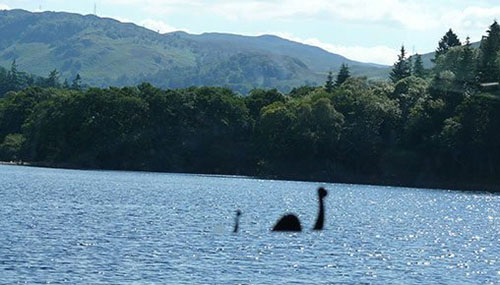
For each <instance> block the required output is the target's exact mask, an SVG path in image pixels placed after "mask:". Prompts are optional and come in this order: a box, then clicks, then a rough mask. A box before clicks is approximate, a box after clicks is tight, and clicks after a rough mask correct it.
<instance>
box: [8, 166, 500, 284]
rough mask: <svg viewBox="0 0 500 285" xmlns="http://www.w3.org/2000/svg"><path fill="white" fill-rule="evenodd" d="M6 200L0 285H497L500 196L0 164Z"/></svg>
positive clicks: (499, 266)
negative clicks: (321, 221)
mask: <svg viewBox="0 0 500 285" xmlns="http://www.w3.org/2000/svg"><path fill="white" fill-rule="evenodd" d="M318 186H324V187H325V188H327V189H328V190H329V194H328V197H327V198H326V199H325V206H326V216H325V217H326V221H325V230H324V231H322V232H313V231H311V228H312V226H313V225H314V222H315V219H316V216H317V211H318V205H317V203H318V202H317V195H316V190H317V187H318ZM0 205H1V207H0V216H1V217H2V218H1V219H0V283H2V284H3V283H15V282H22V283H24V282H26V283H36V282H41V283H47V282H51V283H64V282H66V283H131V282H139V283H172V284H194V283H201V284H206V283H209V284H239V283H241V284H284V283H288V284H290V283H292V284H293V283H296V284H335V283H339V284H345V283H357V284H359V283H371V284H373V283H378V284H388V283H404V284H412V283H420V284H443V283H447V284H458V283H478V284H498V283H499V282H500V260H499V257H500V234H499V233H500V216H499V211H500V196H499V195H492V194H486V193H479V194H474V193H461V192H452V191H436V190H425V189H407V188H396V187H375V186H359V185H340V184H323V185H322V184H317V183H305V182H288V181H265V180H253V179H246V178H242V177H210V176H195V175H179V174H156V173H135V172H98V171H75V170H58V169H41V168H27V167H16V166H0ZM236 209H241V211H242V212H243V215H242V216H241V219H240V226H239V233H238V234H236V235H235V234H233V233H232V231H233V227H234V220H235V210H236ZM285 212H292V213H295V214H297V216H298V217H299V218H300V220H301V223H302V226H303V227H304V228H305V232H303V233H301V234H290V233H271V232H270V229H271V227H272V226H273V225H274V223H275V222H276V221H277V219H278V218H279V217H281V215H282V214H283V213H285Z"/></svg>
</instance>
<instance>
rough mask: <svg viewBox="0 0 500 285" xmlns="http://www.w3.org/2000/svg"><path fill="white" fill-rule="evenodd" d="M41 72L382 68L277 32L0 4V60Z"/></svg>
mask: <svg viewBox="0 0 500 285" xmlns="http://www.w3.org/2000/svg"><path fill="white" fill-rule="evenodd" d="M14 59H16V60H17V63H18V65H19V68H20V69H22V70H26V71H27V72H30V73H33V74H36V75H47V74H48V73H49V72H50V71H51V70H53V69H54V68H57V69H58V70H59V71H60V72H61V74H62V77H63V78H67V79H69V80H71V79H72V78H73V77H74V76H75V75H76V74H77V73H80V74H81V75H82V77H83V79H84V81H85V83H87V84H90V85H93V86H109V85H118V86H121V85H129V84H136V83H139V82H140V81H150V82H152V83H154V84H156V85H158V86H161V87H164V88H174V87H187V86H192V85H208V86H211V85H218V86H227V87H231V88H233V89H234V90H237V91H240V92H247V91H248V90H250V89H252V88H255V87H267V88H279V89H281V90H283V91H288V90H289V89H290V88H292V87H295V86H298V85H304V84H310V85H314V84H321V83H322V82H323V81H324V79H325V75H326V73H327V72H328V71H330V70H333V71H337V70H338V68H339V67H340V65H341V64H342V63H344V62H345V63H348V64H349V65H350V66H351V67H352V72H353V74H356V75H366V76H368V77H370V78H385V77H386V76H387V68H384V66H380V65H376V64H367V63H360V62H356V61H352V60H349V59H347V58H345V57H342V56H340V55H336V54H332V53H329V52H326V51H325V50H322V49H320V48H317V47H313V46H308V45H304V44H300V43H296V42H293V41H289V40H285V39H282V38H279V37H276V36H270V35H265V36H259V37H248V36H239V35H229V34H218V33H207V34H202V35H190V34H187V33H183V32H174V33H169V34H158V33H156V32H153V31H150V30H148V29H145V28H142V27H139V26H136V25H134V24H128V23H121V22H119V21H116V20H113V19H106V18H99V17H96V16H93V15H87V16H82V15H78V14H70V13H55V12H43V13H31V12H27V11H23V10H9V11H0V65H1V66H9V65H10V63H11V62H12V60H14Z"/></svg>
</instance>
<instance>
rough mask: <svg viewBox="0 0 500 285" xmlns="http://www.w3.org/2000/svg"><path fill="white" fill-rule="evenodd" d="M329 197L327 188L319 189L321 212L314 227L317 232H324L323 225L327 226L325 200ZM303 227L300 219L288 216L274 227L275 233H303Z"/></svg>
mask: <svg viewBox="0 0 500 285" xmlns="http://www.w3.org/2000/svg"><path fill="white" fill-rule="evenodd" d="M327 195H328V192H327V191H326V190H325V188H323V187H321V188H319V189H318V200H319V212H318V219H317V220H316V224H315V225H314V228H313V229H314V230H315V231H320V230H323V225H324V224H325V206H324V203H323V199H324V198H325V197H326V196H327ZM301 231H302V226H301V225H300V221H299V218H297V216H295V215H286V216H284V217H282V218H281V219H280V220H279V221H278V223H276V225H275V226H274V227H273V232H301Z"/></svg>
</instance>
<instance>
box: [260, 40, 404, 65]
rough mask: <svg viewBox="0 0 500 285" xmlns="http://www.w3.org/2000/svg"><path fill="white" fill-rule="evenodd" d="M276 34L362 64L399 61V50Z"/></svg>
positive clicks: (387, 63)
mask: <svg viewBox="0 0 500 285" xmlns="http://www.w3.org/2000/svg"><path fill="white" fill-rule="evenodd" d="M269 34H274V35H277V36H279V37H282V38H285V39H288V40H291V41H295V42H299V43H303V44H307V45H312V46H316V47H319V48H322V49H324V50H326V51H328V52H331V53H335V54H339V55H342V56H345V57H347V58H348V59H352V60H355V61H361V62H370V63H378V64H386V65H392V64H393V63H394V62H395V61H396V60H397V55H398V54H399V49H393V48H390V47H387V46H382V45H379V46H371V47H363V46H345V45H338V44H332V43H326V42H323V41H321V40H319V39H317V38H307V39H302V38H299V37H295V36H293V35H291V34H289V33H269Z"/></svg>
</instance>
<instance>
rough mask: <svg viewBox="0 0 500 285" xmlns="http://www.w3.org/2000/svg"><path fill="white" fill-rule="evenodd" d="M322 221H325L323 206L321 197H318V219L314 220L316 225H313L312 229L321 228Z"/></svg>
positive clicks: (317, 229) (318, 229)
mask: <svg viewBox="0 0 500 285" xmlns="http://www.w3.org/2000/svg"><path fill="white" fill-rule="evenodd" d="M324 223H325V206H324V205H323V198H321V197H320V198H319V212H318V219H317V220H316V225H315V226H314V230H315V231H320V230H322V229H323V224H324Z"/></svg>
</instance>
